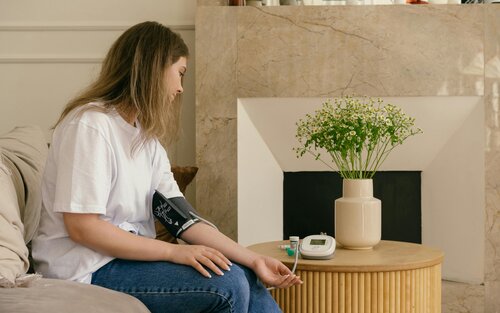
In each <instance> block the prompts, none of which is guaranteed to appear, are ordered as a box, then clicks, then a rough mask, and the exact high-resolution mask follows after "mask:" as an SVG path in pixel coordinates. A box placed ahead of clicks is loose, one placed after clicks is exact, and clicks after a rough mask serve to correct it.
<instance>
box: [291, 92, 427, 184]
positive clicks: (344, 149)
mask: <svg viewBox="0 0 500 313" xmlns="http://www.w3.org/2000/svg"><path fill="white" fill-rule="evenodd" d="M414 122H415V119H414V118H411V117H408V116H407V115H406V114H405V113H404V112H403V111H402V110H401V109H400V108H398V107H396V106H394V105H392V104H384V102H383V100H382V99H377V100H375V99H373V98H369V97H364V98H355V97H350V96H347V97H343V98H339V99H334V100H333V103H332V100H328V101H326V102H325V103H323V107H322V108H321V109H320V110H317V111H316V112H315V114H314V115H310V114H307V115H306V116H305V118H304V119H300V120H299V121H298V122H297V123H296V124H297V134H296V137H297V139H298V141H299V142H300V144H301V147H298V148H294V150H295V152H296V153H297V157H301V156H303V155H304V154H305V153H306V152H307V153H311V154H312V155H313V156H314V157H315V158H316V159H317V160H320V161H322V162H323V163H325V164H326V165H327V166H328V167H330V168H332V169H333V167H331V166H330V165H329V164H328V163H327V162H325V161H324V160H322V159H321V154H320V152H318V150H320V149H323V150H325V151H326V152H328V154H330V156H331V158H332V161H333V163H335V165H336V166H337V167H338V171H339V173H340V175H341V176H342V177H343V178H350V179H361V178H373V175H375V173H376V172H377V169H378V168H379V167H380V165H381V164H382V163H383V162H384V160H385V159H386V158H387V156H388V155H389V153H390V152H391V151H392V150H393V149H394V148H395V147H397V146H399V145H401V144H402V143H403V142H404V141H405V140H406V139H407V138H408V137H410V136H413V135H416V134H419V133H422V130H421V129H420V128H417V127H415V124H414ZM334 170H335V169H334Z"/></svg>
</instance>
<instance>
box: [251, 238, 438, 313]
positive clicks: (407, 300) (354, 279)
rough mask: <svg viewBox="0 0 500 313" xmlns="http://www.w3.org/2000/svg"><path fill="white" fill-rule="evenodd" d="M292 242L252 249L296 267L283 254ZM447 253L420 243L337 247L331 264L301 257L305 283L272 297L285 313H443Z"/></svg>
mask: <svg viewBox="0 0 500 313" xmlns="http://www.w3.org/2000/svg"><path fill="white" fill-rule="evenodd" d="M287 243H288V241H272V242H266V243H260V244H255V245H252V246H250V247H249V249H251V250H253V251H255V252H258V253H260V254H264V255H268V256H272V257H274V258H276V259H278V260H280V261H281V262H283V263H284V264H285V265H287V266H288V267H290V268H292V266H293V263H294V257H292V256H288V255H287V254H286V252H285V251H283V250H280V249H279V245H280V244H287ZM442 261H443V252H442V251H440V250H438V249H434V248H430V247H426V246H423V245H420V244H414V243H407V242H397V241H384V240H383V241H381V242H380V243H379V244H378V245H376V246H375V247H374V248H373V249H371V250H347V249H342V248H341V247H337V249H336V251H335V255H334V256H333V259H331V260H305V259H301V258H299V263H298V265H297V270H296V272H295V273H296V274H297V275H298V276H300V277H301V279H302V281H303V282H304V284H302V285H300V286H293V287H291V288H287V289H275V290H272V291H271V293H272V295H273V297H274V299H275V300H276V301H277V302H278V304H279V305H280V307H281V309H282V310H283V312H285V313H299V312H300V313H305V312H307V313H326V312H332V313H403V312H405V313H406V312H408V313H440V312H441V263H442Z"/></svg>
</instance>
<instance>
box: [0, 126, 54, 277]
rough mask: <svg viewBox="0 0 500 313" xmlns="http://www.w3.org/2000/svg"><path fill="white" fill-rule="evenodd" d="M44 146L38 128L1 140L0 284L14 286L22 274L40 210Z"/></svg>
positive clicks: (45, 146) (20, 130) (25, 128)
mask: <svg viewBox="0 0 500 313" xmlns="http://www.w3.org/2000/svg"><path fill="white" fill-rule="evenodd" d="M46 155H47V144H46V140H45V137H44V134H43V132H42V131H41V130H40V129H39V128H38V127H18V128H15V129H14V130H12V131H11V132H9V133H8V134H5V135H3V136H0V160H1V161H0V281H2V285H4V286H14V285H15V284H16V283H17V282H16V279H17V278H19V277H20V276H21V275H23V274H25V273H26V271H27V269H28V266H29V262H28V249H27V247H26V243H27V242H29V241H30V240H31V239H32V238H33V236H34V233H35V231H36V228H37V226H38V222H39V219H40V210H41V204H42V199H41V190H40V189H41V186H40V183H41V175H42V170H43V166H44V165H45V158H46Z"/></svg>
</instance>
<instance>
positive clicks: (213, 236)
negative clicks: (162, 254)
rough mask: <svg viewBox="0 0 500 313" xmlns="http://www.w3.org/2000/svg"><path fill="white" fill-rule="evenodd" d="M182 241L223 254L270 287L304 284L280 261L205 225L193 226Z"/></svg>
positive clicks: (182, 237) (183, 235) (183, 236)
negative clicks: (247, 269)
mask: <svg viewBox="0 0 500 313" xmlns="http://www.w3.org/2000/svg"><path fill="white" fill-rule="evenodd" d="M181 239H182V240H184V241H186V242H188V243H190V244H197V245H204V246H208V247H211V248H214V249H216V250H218V251H220V252H222V254H224V255H225V256H226V257H227V258H229V259H230V260H232V261H235V262H237V263H240V264H242V265H244V266H246V267H248V268H251V269H252V270H253V271H254V272H255V274H257V276H258V277H259V278H260V280H262V281H263V282H264V283H266V284H268V285H270V286H274V287H279V288H286V287H290V286H293V285H298V284H301V283H302V281H301V280H300V278H299V277H298V276H296V275H294V274H292V272H291V271H290V269H289V268H288V267H286V266H285V265H284V264H283V263H281V262H280V261H278V260H276V259H274V258H271V257H268V256H264V255H260V254H258V253H256V252H253V251H251V250H249V249H247V248H245V247H243V246H242V245H240V244H238V243H236V242H235V241H233V240H232V239H231V238H229V237H227V236H226V235H224V234H223V233H221V232H220V231H218V230H217V229H215V228H213V227H211V226H209V225H207V224H205V223H197V224H195V225H193V226H191V227H190V228H188V229H187V230H186V231H185V232H184V233H183V234H182V236H181Z"/></svg>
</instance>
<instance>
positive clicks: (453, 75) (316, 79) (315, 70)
mask: <svg viewBox="0 0 500 313" xmlns="http://www.w3.org/2000/svg"><path fill="white" fill-rule="evenodd" d="M215 2H216V1H214V3H215ZM211 4H212V3H211V2H210V1H199V6H198V11H197V17H196V103H197V105H196V153H197V165H198V167H199V168H200V170H199V172H198V176H197V201H196V205H197V207H198V208H199V209H200V210H201V211H202V212H204V213H205V214H206V215H207V216H208V217H210V218H211V219H212V220H213V221H215V222H216V223H217V224H218V225H220V229H221V230H222V231H223V232H225V233H226V234H228V235H229V236H231V237H232V238H235V239H236V237H237V233H238V229H237V211H238V194H237V190H238V186H237V177H238V173H237V168H238V164H237V146H238V142H237V100H238V99H241V98H287V97H301V98H303V97H305V98H310V97H319V98H326V97H335V96H340V95H343V94H358V95H369V96H380V97H413V96H416V97H426V96H428V97H434V96H440V97H448V96H449V97H455V96H456V97H463V96H477V97H482V99H483V104H484V108H483V109H484V110H483V111H484V125H485V129H484V133H485V141H484V147H485V148H484V169H485V173H484V177H485V182H484V186H485V187H484V195H485V199H484V203H485V207H484V212H482V214H484V216H485V221H484V247H485V248H484V251H485V252H484V280H483V281H484V284H481V285H477V284H459V285H456V284H451V283H450V284H448V285H446V284H445V285H444V287H445V288H444V289H443V290H444V291H443V311H444V312H455V311H456V312H460V310H468V312H497V310H498V308H499V307H500V298H499V297H498V294H500V253H497V252H496V251H497V250H498V251H500V218H498V217H499V216H500V208H499V206H500V127H499V120H498V110H499V107H498V104H499V86H500V75H499V74H500V73H499V68H498V67H497V65H496V64H497V61H498V57H499V51H500V6H495V5H425V6H343V7H321V6H313V7H268V8H255V7H224V6H216V5H211ZM254 227H255V229H256V230H258V227H259V225H254ZM444 227H445V226H444ZM467 231H474V229H469V230H467ZM464 308H465V309H464Z"/></svg>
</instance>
